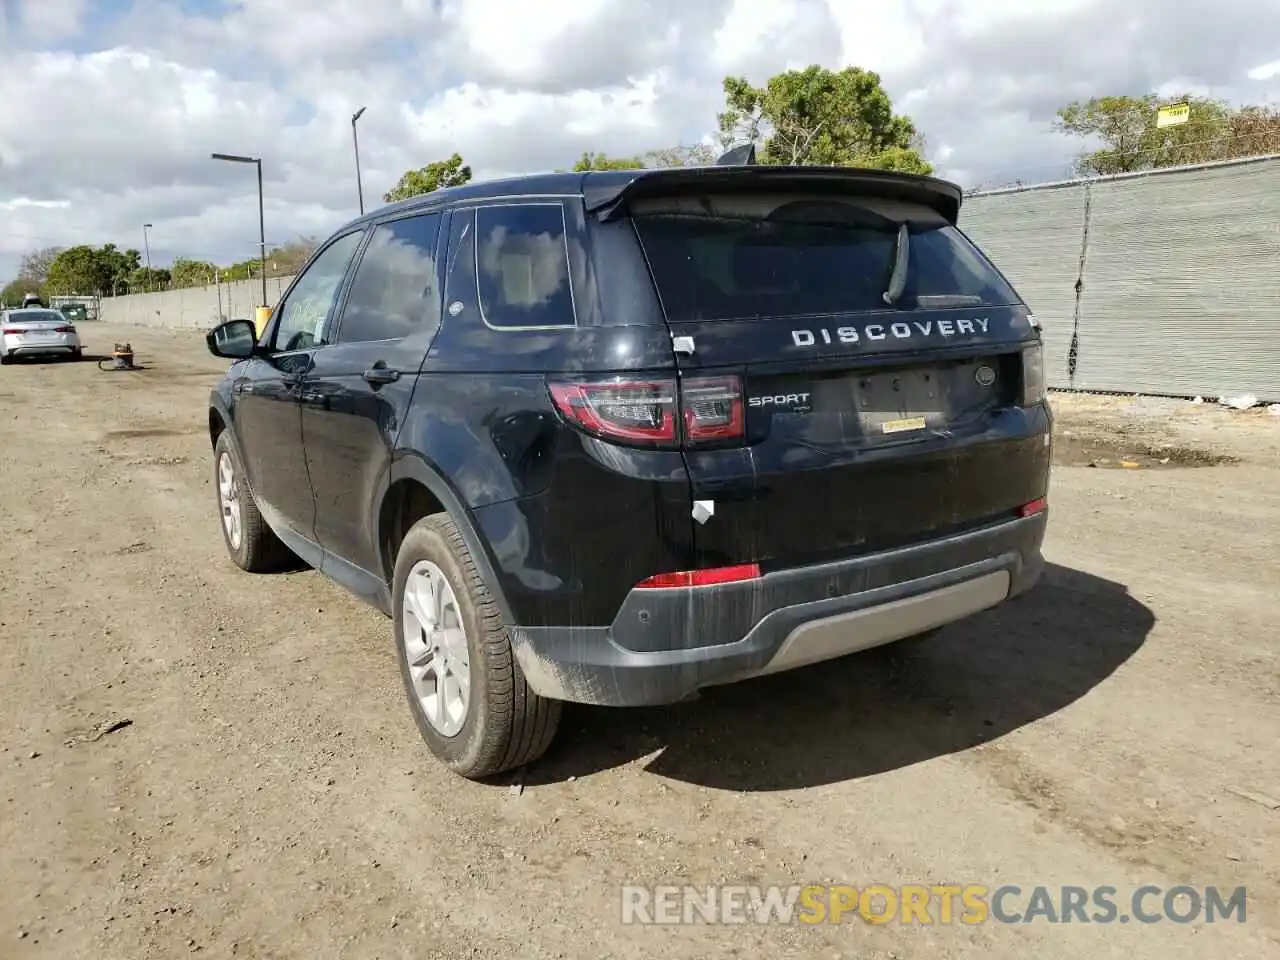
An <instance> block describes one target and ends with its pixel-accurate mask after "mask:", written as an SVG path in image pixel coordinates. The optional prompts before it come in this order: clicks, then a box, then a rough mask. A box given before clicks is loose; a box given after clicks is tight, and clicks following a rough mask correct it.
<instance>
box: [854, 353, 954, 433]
mask: <svg viewBox="0 0 1280 960" xmlns="http://www.w3.org/2000/svg"><path fill="white" fill-rule="evenodd" d="M940 380H941V378H940V375H939V372H938V370H937V368H936V367H921V368H915V369H910V370H891V371H884V372H876V373H867V374H863V375H854V376H851V377H848V378H847V379H846V380H845V384H846V385H847V387H848V389H849V393H850V397H849V404H850V406H851V407H852V409H853V410H854V411H855V412H856V413H857V417H858V426H859V428H860V431H861V433H863V434H864V435H866V436H868V437H875V436H900V435H902V434H910V433H916V432H919V431H921V430H928V429H935V430H936V429H938V428H939V427H945V426H946V425H947V420H948V410H947V406H946V398H945V397H944V395H943V389H942V384H941V382H940Z"/></svg>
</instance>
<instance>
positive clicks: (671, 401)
mask: <svg viewBox="0 0 1280 960" xmlns="http://www.w3.org/2000/svg"><path fill="white" fill-rule="evenodd" d="M551 398H552V400H554V401H555V404H556V408H557V409H558V410H559V411H560V413H561V414H563V415H564V417H565V418H566V419H567V420H569V421H570V422H571V423H574V424H576V425H577V426H579V427H581V428H582V429H583V430H585V431H586V432H587V433H590V434H592V435H594V436H597V437H603V438H606V439H609V440H619V441H622V442H624V443H636V444H643V445H646V446H674V445H675V444H676V442H677V434H676V384H675V381H674V380H627V379H624V378H622V377H618V378H616V379H614V380H608V381H602V382H597V383H553V384H551Z"/></svg>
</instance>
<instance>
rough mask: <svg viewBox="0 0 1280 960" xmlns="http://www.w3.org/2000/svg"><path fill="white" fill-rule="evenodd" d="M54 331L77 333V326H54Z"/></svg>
mask: <svg viewBox="0 0 1280 960" xmlns="http://www.w3.org/2000/svg"><path fill="white" fill-rule="evenodd" d="M53 332H54V333H75V332H76V328H75V327H70V326H67V327H54V328H53Z"/></svg>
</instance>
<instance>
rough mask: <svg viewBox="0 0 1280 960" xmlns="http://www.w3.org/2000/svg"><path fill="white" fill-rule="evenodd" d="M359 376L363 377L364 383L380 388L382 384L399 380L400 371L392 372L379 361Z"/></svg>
mask: <svg viewBox="0 0 1280 960" xmlns="http://www.w3.org/2000/svg"><path fill="white" fill-rule="evenodd" d="M361 376H363V377H364V379H365V381H366V382H368V383H371V384H373V385H374V386H375V387H380V386H382V385H383V384H384V383H395V382H396V381H397V380H399V379H400V371H399V370H392V369H391V368H390V367H388V366H387V365H386V364H385V363H383V362H382V361H381V360H379V361H378V362H377V363H375V364H374V365H373V366H372V367H370V368H369V369H368V370H366V371H365V372H364V373H363V374H361Z"/></svg>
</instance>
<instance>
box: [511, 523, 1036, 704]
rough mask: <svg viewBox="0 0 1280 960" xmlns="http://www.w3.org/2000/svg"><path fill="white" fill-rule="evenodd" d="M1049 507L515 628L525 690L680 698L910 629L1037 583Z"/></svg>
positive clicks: (601, 697)
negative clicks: (604, 623) (604, 622)
mask: <svg viewBox="0 0 1280 960" xmlns="http://www.w3.org/2000/svg"><path fill="white" fill-rule="evenodd" d="M1046 521H1047V513H1046V512H1041V513H1038V514H1036V515H1034V516H1030V517H1025V518H1021V519H1017V520H1012V521H1007V522H1003V523H999V524H994V525H992V526H989V527H985V528H983V529H980V530H975V531H971V532H967V533H964V534H960V535H956V536H953V537H947V538H944V539H940V540H935V541H931V542H929V543H925V544H920V545H917V546H913V547H907V548H903V549H899V550H892V551H885V552H883V553H878V554H872V555H869V556H864V557H858V558H855V559H852V560H847V561H842V562H840V563H828V564H820V565H815V566H810V567H802V568H798V569H790V570H783V571H778V572H776V573H771V574H767V575H765V576H764V577H761V578H760V579H758V580H752V581H747V582H742V583H730V584H724V585H718V586H705V587H692V588H674V589H670V590H643V589H642V590H636V591H633V592H632V593H631V594H630V595H629V596H628V597H627V600H626V602H625V603H624V604H623V606H622V608H621V610H620V611H619V613H618V616H617V618H615V620H614V623H613V624H612V625H611V626H608V627H572V626H565V627H536V628H530V627H517V628H515V629H514V630H513V631H512V632H513V642H514V646H515V651H516V656H517V658H518V660H519V662H520V666H521V669H522V670H523V672H524V674H525V676H526V678H527V680H528V682H529V684H530V686H531V687H532V688H533V689H534V690H535V691H536V692H537V693H539V694H541V695H542V696H546V697H552V698H555V699H559V700H568V701H575V702H579V703H591V704H597V705H602V706H641V705H653V704H665V703H675V702H678V701H680V700H682V699H685V698H686V697H688V696H689V695H690V694H692V693H694V692H696V691H697V690H698V689H700V688H702V687H708V686H715V685H719V684H724V683H732V682H736V681H738V680H743V679H748V678H750V677H755V676H761V675H764V674H768V673H776V672H779V671H783V670H790V669H793V668H795V667H799V666H804V665H807V664H811V663H818V662H821V661H823V660H828V659H831V658H833V657H839V656H844V655H846V654H849V653H853V652H856V651H858V650H864V649H868V648H870V647H874V646H878V645H880V644H884V643H891V642H893V641H895V640H899V639H903V638H905V637H909V636H913V635H916V634H918V633H922V632H925V631H927V630H931V629H933V628H935V627H939V626H943V625H945V624H948V623H952V622H955V621H956V620H960V619H963V618H964V617H967V616H970V615H972V614H974V613H977V612H979V611H981V610H984V609H987V608H989V607H992V606H995V605H997V604H999V603H1001V602H1003V601H1004V600H1006V599H1009V598H1011V597H1015V596H1017V595H1019V594H1021V593H1024V592H1025V591H1026V590H1028V589H1030V588H1031V587H1032V586H1033V585H1034V584H1035V582H1036V581H1037V580H1038V579H1039V577H1040V573H1041V571H1042V569H1043V566H1044V561H1043V558H1042V556H1041V552H1040V548H1041V543H1042V541H1043V539H1044V530H1045V525H1046Z"/></svg>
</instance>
